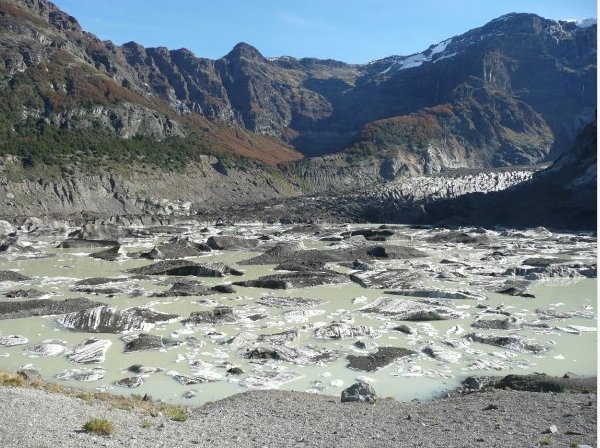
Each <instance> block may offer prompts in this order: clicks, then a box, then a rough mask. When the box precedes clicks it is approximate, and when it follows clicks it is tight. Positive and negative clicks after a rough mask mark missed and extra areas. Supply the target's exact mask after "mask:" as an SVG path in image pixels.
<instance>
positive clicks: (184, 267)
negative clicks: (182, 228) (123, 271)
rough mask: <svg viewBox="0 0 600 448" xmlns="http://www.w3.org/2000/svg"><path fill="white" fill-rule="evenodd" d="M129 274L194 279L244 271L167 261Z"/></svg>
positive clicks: (219, 265)
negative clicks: (191, 277)
mask: <svg viewBox="0 0 600 448" xmlns="http://www.w3.org/2000/svg"><path fill="white" fill-rule="evenodd" d="M127 272H129V273H131V274H139V275H180V276H194V277H224V276H226V275H243V274H244V273H243V272H242V271H239V270H237V269H234V268H231V267H229V266H226V265H224V264H222V263H208V264H203V265H201V264H198V263H194V262H193V261H186V260H167V261H159V262H158V263H155V264H151V265H149V266H142V267H139V268H133V269H129V270H128V271H127Z"/></svg>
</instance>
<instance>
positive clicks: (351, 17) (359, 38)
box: [53, 0, 597, 63]
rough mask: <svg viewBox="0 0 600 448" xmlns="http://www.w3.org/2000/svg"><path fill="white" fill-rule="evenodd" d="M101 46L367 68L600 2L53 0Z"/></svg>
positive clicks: (591, 10)
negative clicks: (498, 20)
mask: <svg viewBox="0 0 600 448" xmlns="http://www.w3.org/2000/svg"><path fill="white" fill-rule="evenodd" d="M53 1H54V3H56V4H57V5H58V6H59V7H61V8H62V9H64V10H65V11H67V12H68V13H69V14H71V15H74V16H75V17H77V19H78V20H79V21H80V23H81V24H82V26H83V28H84V29H85V30H87V31H90V32H92V33H94V34H96V35H97V36H98V37H100V38H101V39H105V40H112V41H113V42H115V43H117V44H122V43H124V42H128V41H131V40H134V41H136V42H138V43H140V44H142V45H144V46H147V47H152V46H164V47H168V48H171V49H177V48H182V47H185V48H189V49H190V50H192V51H193V52H194V53H196V55H197V56H201V57H208V58H213V59H215V58H219V57H221V56H223V55H225V54H227V53H228V52H229V50H231V48H232V47H233V46H234V45H235V44H236V43H238V42H247V43H249V44H251V45H254V46H255V47H257V48H258V49H259V50H260V52H261V53H262V54H263V55H265V56H282V55H289V56H294V57H318V58H331V59H338V60H341V61H345V62H352V63H364V62H368V61H370V60H372V59H377V58H381V57H385V56H390V55H393V54H401V55H408V54H411V53H415V52H418V51H422V50H424V49H426V48H427V47H428V46H429V45H430V44H433V43H437V42H439V41H441V40H444V39H446V38H448V37H451V36H454V35H456V34H460V33H463V32H465V31H467V30H469V29H472V28H476V27H479V26H481V25H483V24H485V23H486V22H488V21H489V20H491V19H493V18H495V17H498V16H500V15H503V14H506V13H509V12H532V13H536V14H539V15H541V16H543V17H546V18H550V19H583V18H587V17H596V16H597V12H596V0H518V1H517V0H360V1H359V0H168V1H167V0H53Z"/></svg>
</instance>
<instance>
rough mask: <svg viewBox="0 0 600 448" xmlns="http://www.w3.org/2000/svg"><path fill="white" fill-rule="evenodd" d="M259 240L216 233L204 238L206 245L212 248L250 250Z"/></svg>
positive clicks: (256, 245) (255, 246)
mask: <svg viewBox="0 0 600 448" xmlns="http://www.w3.org/2000/svg"><path fill="white" fill-rule="evenodd" d="M259 242H260V241H259V240H256V239H247V238H240V237H236V236H226V235H216V236H211V237H209V238H208V240H206V244H207V245H208V247H210V248H211V249H214V250H252V249H255V248H257V247H258V244H259Z"/></svg>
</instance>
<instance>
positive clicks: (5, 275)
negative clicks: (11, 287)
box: [0, 271, 31, 282]
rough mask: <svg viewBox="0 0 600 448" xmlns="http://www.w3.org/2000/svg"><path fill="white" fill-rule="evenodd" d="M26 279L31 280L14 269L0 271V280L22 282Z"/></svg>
mask: <svg viewBox="0 0 600 448" xmlns="http://www.w3.org/2000/svg"><path fill="white" fill-rule="evenodd" d="M26 280H31V278H29V277H27V276H26V275H23V274H20V273H18V272H15V271H0V282H24V281H26Z"/></svg>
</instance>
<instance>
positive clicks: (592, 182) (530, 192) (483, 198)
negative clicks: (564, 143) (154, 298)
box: [415, 120, 597, 229]
mask: <svg viewBox="0 0 600 448" xmlns="http://www.w3.org/2000/svg"><path fill="white" fill-rule="evenodd" d="M596 189H597V126H596V121H595V120H594V122H593V123H591V124H589V125H588V126H586V127H585V128H584V130H583V131H582V132H581V134H580V135H579V136H578V138H577V140H576V142H575V145H574V146H573V147H572V148H571V150H569V151H568V152H566V153H565V154H564V155H563V156H561V157H560V158H559V159H558V160H557V161H556V162H555V163H554V164H553V165H552V166H550V167H549V168H547V169H546V170H543V171H540V172H539V173H537V174H536V175H535V176H533V177H532V178H531V179H530V180H529V181H527V182H524V183H522V184H519V185H516V186H514V187H513V188H510V189H507V190H505V191H502V192H499V193H490V194H481V193H475V194H468V195H465V196H462V197H459V198H456V199H454V200H447V201H439V202H435V203H432V204H430V205H428V206H427V207H426V208H425V210H424V211H423V213H419V214H418V217H417V218H415V219H416V220H417V221H419V222H427V223H431V224H436V223H446V224H480V225H507V226H524V227H527V226H539V225H543V226H548V227H555V228H561V227H562V228H581V229H596V225H597V205H596V204H597V192H596Z"/></svg>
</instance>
